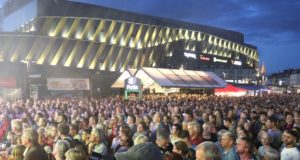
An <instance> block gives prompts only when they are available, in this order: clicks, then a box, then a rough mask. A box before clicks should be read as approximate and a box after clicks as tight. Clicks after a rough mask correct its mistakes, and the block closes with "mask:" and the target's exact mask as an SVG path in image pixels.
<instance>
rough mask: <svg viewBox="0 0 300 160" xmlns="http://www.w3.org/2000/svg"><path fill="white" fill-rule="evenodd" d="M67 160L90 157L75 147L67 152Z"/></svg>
mask: <svg viewBox="0 0 300 160" xmlns="http://www.w3.org/2000/svg"><path fill="white" fill-rule="evenodd" d="M66 160H88V157H87V155H86V154H85V153H84V152H83V151H81V150H78V149H75V148H73V149H70V150H68V151H67V152H66Z"/></svg>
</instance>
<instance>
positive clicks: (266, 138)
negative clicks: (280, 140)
mask: <svg viewBox="0 0 300 160" xmlns="http://www.w3.org/2000/svg"><path fill="white" fill-rule="evenodd" d="M260 142H261V143H262V145H266V146H269V145H270V144H271V142H272V137H271V136H270V135H269V134H268V132H262V133H261V135H260Z"/></svg>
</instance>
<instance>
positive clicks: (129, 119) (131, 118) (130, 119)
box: [126, 115, 136, 125]
mask: <svg viewBox="0 0 300 160" xmlns="http://www.w3.org/2000/svg"><path fill="white" fill-rule="evenodd" d="M135 122H136V118H135V116H134V115H128V117H127V121H126V123H127V124H128V125H132V124H135Z"/></svg>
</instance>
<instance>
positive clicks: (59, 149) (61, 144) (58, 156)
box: [53, 140, 70, 160]
mask: <svg viewBox="0 0 300 160" xmlns="http://www.w3.org/2000/svg"><path fill="white" fill-rule="evenodd" d="M69 149H70V144H69V142H67V141H66V140H58V141H57V142H56V143H55V145H54V147H53V156H54V157H55V160H65V159H66V157H65V153H66V152H67V151H68V150H69Z"/></svg>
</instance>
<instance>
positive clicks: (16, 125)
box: [11, 119, 22, 136]
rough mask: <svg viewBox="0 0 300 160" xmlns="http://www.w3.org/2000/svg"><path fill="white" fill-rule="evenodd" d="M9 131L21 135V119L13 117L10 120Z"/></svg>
mask: <svg viewBox="0 0 300 160" xmlns="http://www.w3.org/2000/svg"><path fill="white" fill-rule="evenodd" d="M11 131H12V132H13V133H14V135H16V136H21V135H22V121H20V120H18V119H14V120H12V121H11Z"/></svg>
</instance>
